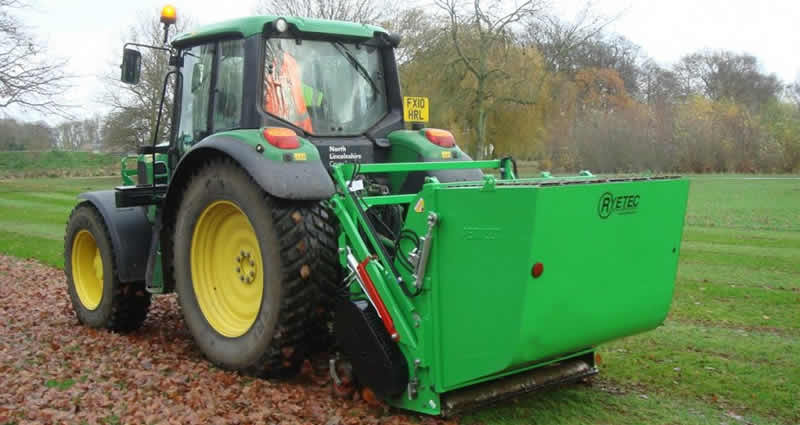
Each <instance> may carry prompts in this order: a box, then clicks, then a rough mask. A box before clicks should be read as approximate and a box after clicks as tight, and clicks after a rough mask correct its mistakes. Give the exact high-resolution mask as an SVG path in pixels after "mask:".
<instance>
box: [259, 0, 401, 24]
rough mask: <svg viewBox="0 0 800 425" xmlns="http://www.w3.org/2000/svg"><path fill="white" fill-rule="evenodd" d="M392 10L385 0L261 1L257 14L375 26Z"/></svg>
mask: <svg viewBox="0 0 800 425" xmlns="http://www.w3.org/2000/svg"><path fill="white" fill-rule="evenodd" d="M390 9H391V8H390V7H389V3H388V2H387V1H385V0H260V1H259V4H258V6H257V7H256V12H257V13H263V14H267V15H287V16H301V17H305V18H319V19H330V20H337V21H350V22H359V23H362V24H375V23H377V22H380V21H381V20H382V19H384V18H385V17H386V16H387V14H386V13H387V12H386V11H387V10H390Z"/></svg>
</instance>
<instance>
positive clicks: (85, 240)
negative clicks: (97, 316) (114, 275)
mask: <svg viewBox="0 0 800 425" xmlns="http://www.w3.org/2000/svg"><path fill="white" fill-rule="evenodd" d="M72 281H73V282H74V283H75V292H77V293H78V298H79V299H80V301H81V304H83V306H84V307H85V308H86V309H87V310H96V309H97V306H99V305H100V300H102V299H103V257H102V256H101V255H100V249H99V248H98V247H97V242H96V241H95V240H94V236H92V234H91V233H90V232H89V231H88V230H81V231H79V232H78V234H77V235H75V238H74V239H73V240H72Z"/></svg>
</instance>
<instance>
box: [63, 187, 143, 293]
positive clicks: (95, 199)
mask: <svg viewBox="0 0 800 425" xmlns="http://www.w3.org/2000/svg"><path fill="white" fill-rule="evenodd" d="M78 199H83V200H84V201H83V202H90V203H91V204H92V205H93V206H94V207H95V208H97V210H98V211H100V215H102V216H103V221H105V224H106V227H107V228H108V232H109V234H110V235H111V243H112V248H113V250H114V258H115V260H116V266H117V273H118V275H119V276H118V277H119V280H120V281H122V282H139V281H144V277H145V271H146V269H147V256H148V254H149V247H150V236H151V231H152V225H151V224H150V221H149V220H148V219H147V214H146V211H147V210H146V209H145V208H144V207H129V208H117V205H116V201H115V198H114V191H113V190H103V191H98V192H86V193H82V194H80V195H78Z"/></svg>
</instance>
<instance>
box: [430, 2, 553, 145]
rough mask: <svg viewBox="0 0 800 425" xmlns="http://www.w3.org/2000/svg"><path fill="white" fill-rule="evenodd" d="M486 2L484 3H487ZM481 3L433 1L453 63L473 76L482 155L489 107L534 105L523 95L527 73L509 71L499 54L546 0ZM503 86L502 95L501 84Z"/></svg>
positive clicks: (474, 121)
mask: <svg viewBox="0 0 800 425" xmlns="http://www.w3.org/2000/svg"><path fill="white" fill-rule="evenodd" d="M486 3H488V4H486ZM486 3H484V4H482V3H481V1H480V0H474V1H472V2H465V1H461V0H435V4H436V6H437V7H439V8H440V9H441V10H443V11H444V12H445V13H446V15H447V18H448V21H449V22H448V26H447V28H446V32H447V34H448V35H449V38H450V40H451V42H452V47H453V50H454V51H455V55H456V61H457V62H459V63H460V64H461V65H463V66H464V68H465V69H466V74H467V75H469V76H471V77H472V78H473V79H474V88H471V90H470V97H471V100H472V102H471V103H472V109H473V113H474V117H473V119H472V120H470V121H471V125H472V127H473V131H474V133H475V154H476V156H477V157H478V158H482V157H483V156H484V155H485V154H486V147H487V123H488V120H489V113H490V112H491V109H492V107H493V106H494V105H495V104H497V103H514V104H518V105H533V104H534V103H535V96H528V95H525V94H524V92H525V90H524V88H525V87H526V86H529V85H530V84H529V80H528V78H529V77H530V76H529V75H514V74H518V73H516V72H514V73H512V72H509V69H508V67H506V61H505V60H503V58H497V57H496V55H497V53H498V51H499V52H500V55H501V56H502V55H503V53H507V52H508V51H509V47H513V46H512V45H513V44H514V35H515V34H514V28H513V27H514V26H516V25H517V24H519V23H521V22H523V21H525V20H526V19H529V18H532V17H534V16H536V15H537V14H539V13H541V11H542V9H543V7H544V6H545V1H544V0H526V1H523V2H519V3H516V4H515V5H514V6H512V7H508V6H507V5H504V4H503V2H501V1H499V0H494V1H490V2H486ZM501 85H502V86H503V87H504V89H505V90H503V92H504V93H503V94H501V93H500V91H499V90H498V89H499V86H501Z"/></svg>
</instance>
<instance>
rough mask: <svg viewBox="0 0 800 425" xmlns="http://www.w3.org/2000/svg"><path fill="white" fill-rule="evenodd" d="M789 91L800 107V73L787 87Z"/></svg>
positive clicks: (792, 99)
mask: <svg viewBox="0 0 800 425" xmlns="http://www.w3.org/2000/svg"><path fill="white" fill-rule="evenodd" d="M787 92H788V94H789V99H791V101H792V102H794V104H795V105H797V106H798V107H800V75H799V76H798V77H797V80H795V82H794V84H792V85H790V86H789V87H787Z"/></svg>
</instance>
